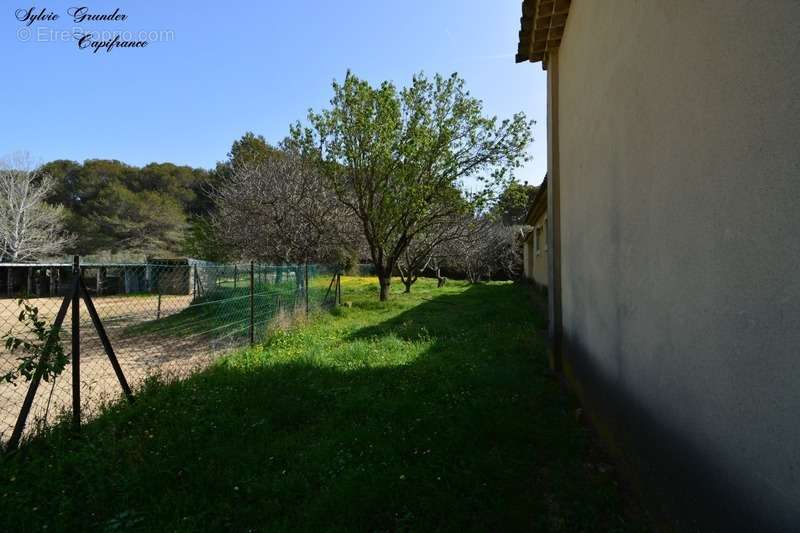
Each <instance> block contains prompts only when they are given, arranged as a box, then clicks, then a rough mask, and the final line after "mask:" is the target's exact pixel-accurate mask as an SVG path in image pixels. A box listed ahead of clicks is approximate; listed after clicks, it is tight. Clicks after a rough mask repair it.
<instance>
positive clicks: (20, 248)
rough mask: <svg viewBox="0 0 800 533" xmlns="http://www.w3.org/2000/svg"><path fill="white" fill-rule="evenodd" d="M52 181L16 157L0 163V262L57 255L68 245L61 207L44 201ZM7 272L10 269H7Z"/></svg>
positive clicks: (52, 187)
mask: <svg viewBox="0 0 800 533" xmlns="http://www.w3.org/2000/svg"><path fill="white" fill-rule="evenodd" d="M54 187H55V181H54V180H53V178H52V177H51V176H50V175H49V174H46V173H43V172H41V170H40V169H38V168H36V167H35V166H34V165H33V164H32V162H31V160H30V158H29V156H27V155H25V154H17V155H15V156H13V157H12V159H11V160H9V161H5V162H3V163H1V164H0V259H1V260H2V261H5V262H12V263H16V262H25V261H32V260H36V259H42V258H45V257H49V256H54V255H59V254H61V253H63V251H64V249H65V248H66V247H68V246H69V245H70V243H71V242H72V237H71V236H69V235H68V234H67V233H66V232H65V231H64V218H65V213H64V208H63V207H61V206H57V207H56V206H52V205H50V204H48V203H47V202H46V198H47V197H48V196H49V195H50V194H51V193H52V191H53V189H54ZM9 273H10V270H9Z"/></svg>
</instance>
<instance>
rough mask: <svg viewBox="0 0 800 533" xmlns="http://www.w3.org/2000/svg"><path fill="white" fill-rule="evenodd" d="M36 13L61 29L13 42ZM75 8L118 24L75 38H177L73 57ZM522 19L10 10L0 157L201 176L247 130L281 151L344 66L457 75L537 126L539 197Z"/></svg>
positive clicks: (0, 93) (161, 5) (450, 6)
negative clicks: (145, 34) (96, 162)
mask: <svg viewBox="0 0 800 533" xmlns="http://www.w3.org/2000/svg"><path fill="white" fill-rule="evenodd" d="M17 4H19V5H17ZM31 5H35V6H36V8H37V10H38V9H40V8H42V7H45V8H47V9H48V10H52V11H54V12H56V13H58V14H59V15H60V19H59V20H58V21H55V22H37V23H34V24H33V25H32V26H31V32H32V33H31V34H30V40H27V41H23V40H22V39H26V38H28V36H27V34H25V33H24V30H21V28H23V24H21V23H20V22H18V21H17V20H16V18H15V15H14V11H15V10H16V9H19V8H24V9H28V8H29V7H31ZM74 5H86V6H87V7H89V10H90V12H93V13H103V12H111V11H113V10H114V9H115V8H120V10H121V11H122V12H124V13H125V14H127V15H128V19H127V20H126V21H124V22H106V23H101V22H93V23H86V22H84V23H82V24H78V25H77V26H79V27H81V28H84V29H86V30H90V31H97V30H129V31H135V32H139V31H141V30H146V31H156V32H158V31H162V30H163V31H167V32H171V35H172V38H171V40H165V41H158V42H152V43H151V44H150V45H149V46H148V47H147V48H144V49H135V50H130V49H118V50H113V51H112V52H111V53H105V52H100V53H98V54H92V53H91V51H90V50H79V49H78V47H77V44H76V41H75V40H74V39H72V38H71V37H69V36H68V37H67V38H66V39H65V40H58V38H57V36H53V35H52V33H51V32H50V30H51V29H55V30H67V34H68V35H69V34H71V33H72V29H73V28H74V27H75V26H76V24H74V22H73V21H72V19H71V17H69V16H68V15H67V10H68V8H69V7H71V6H74ZM519 17H520V2H519V1H518V0H502V1H499V0H498V1H486V0H440V1H435V0H406V1H403V2H396V1H394V2H390V1H388V0H387V1H383V0H372V1H367V0H363V1H362V0H359V1H357V0H350V1H348V0H340V1H337V2H332V1H325V2H323V1H321V0H318V1H311V0H305V1H303V0H296V1H286V0H283V1H270V0H264V1H259V2H256V1H252V2H245V1H229V2H223V3H221V2H211V1H205V0H202V1H201V0H192V1H189V0H173V1H170V2H155V1H147V2H145V1H132V0H118V1H117V2H109V1H92V2H89V1H88V0H87V2H86V3H76V2H75V1H74V0H66V1H54V0H51V1H49V2H47V3H36V4H22V3H20V2H16V1H14V2H13V3H12V2H5V3H4V9H3V10H2V11H0V47H2V52H3V53H2V57H3V78H4V83H2V84H0V102H2V103H0V106H1V107H0V116H1V117H2V124H3V127H2V128H0V156H2V155H5V154H8V153H11V152H14V151H18V150H24V151H28V152H30V153H31V155H32V156H33V157H34V158H35V159H37V160H42V161H48V160H52V159H74V160H79V161H80V160H83V159H87V158H113V159H119V160H122V161H124V162H126V163H130V164H134V165H143V164H146V163H149V162H151V161H171V162H174V163H178V164H187V165H192V166H199V167H205V168H210V167H212V166H213V165H214V164H215V162H216V161H219V160H223V159H225V156H226V154H227V152H228V150H229V148H230V145H231V143H232V142H233V141H234V140H235V139H236V138H238V137H240V136H241V135H242V134H243V133H244V132H246V131H253V132H255V133H258V134H262V135H264V136H265V137H266V138H267V140H269V141H273V142H275V141H278V140H280V139H281V138H283V137H284V136H285V135H286V133H287V131H288V125H289V123H291V122H293V121H295V120H297V119H304V118H305V116H306V113H307V110H308V108H309V107H313V108H314V109H320V108H321V107H324V106H325V105H326V104H327V102H328V100H329V99H330V96H331V88H330V84H331V81H332V80H333V79H334V78H336V79H340V80H341V79H342V78H343V77H344V75H345V72H346V71H347V69H348V68H349V69H351V70H352V71H353V72H354V73H355V74H357V75H358V76H360V77H363V78H366V79H368V80H370V81H372V82H375V83H377V82H380V81H381V80H384V79H389V80H392V81H394V82H395V83H396V84H398V85H405V84H407V83H408V82H409V81H410V79H411V76H412V75H413V74H414V73H415V72H419V71H425V72H426V73H428V74H433V73H435V72H440V73H443V74H449V73H451V72H454V71H455V72H458V73H459V74H460V75H461V76H462V77H464V78H465V79H466V81H467V86H468V88H469V89H470V91H471V92H472V94H473V95H474V96H477V97H478V98H481V99H482V100H483V101H484V106H485V110H486V112H487V113H489V114H492V115H497V116H499V117H507V116H510V115H511V114H513V113H514V112H516V111H524V112H525V113H526V114H527V115H528V117H529V118H532V119H534V120H536V121H537V125H536V126H535V130H534V137H535V141H534V144H533V145H532V147H531V149H530V154H531V156H532V157H533V160H532V161H531V162H529V163H528V164H527V166H526V167H525V168H524V169H522V170H521V171H519V172H518V175H517V178H518V179H519V180H520V181H524V180H527V181H529V182H531V183H539V182H540V181H541V179H542V177H543V176H544V173H545V170H546V156H545V154H546V152H545V143H546V130H545V126H546V99H545V94H546V93H545V75H544V74H545V73H544V72H543V71H542V70H541V67H540V65H538V64H537V65H532V64H520V65H518V64H515V63H514V57H513V56H514V52H515V50H516V44H517V32H518V31H519ZM18 32H23V33H22V34H20V35H18Z"/></svg>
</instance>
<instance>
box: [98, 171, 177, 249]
mask: <svg viewBox="0 0 800 533" xmlns="http://www.w3.org/2000/svg"><path fill="white" fill-rule="evenodd" d="M91 220H92V221H93V222H94V223H95V224H96V226H97V229H98V230H99V235H98V236H97V241H96V242H97V243H99V245H100V247H101V249H103V250H110V251H111V252H122V251H124V252H138V253H141V254H145V255H147V254H159V255H162V256H163V255H172V254H175V253H176V252H177V251H179V250H180V249H181V244H182V240H183V236H184V233H183V231H184V229H185V227H186V215H185V212H184V210H183V209H182V207H181V205H180V203H179V201H178V200H177V199H176V198H174V197H172V196H169V195H167V194H165V193H162V192H158V191H153V190H142V191H140V192H134V191H132V190H130V189H129V188H127V187H126V186H124V185H123V184H121V183H119V182H113V183H111V184H109V185H107V186H106V187H105V188H104V189H103V191H102V192H101V193H100V195H99V196H98V198H97V202H96V213H95V214H94V215H93V216H92V218H91Z"/></svg>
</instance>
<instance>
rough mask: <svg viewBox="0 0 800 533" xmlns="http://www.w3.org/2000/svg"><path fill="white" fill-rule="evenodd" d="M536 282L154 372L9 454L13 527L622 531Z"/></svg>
mask: <svg viewBox="0 0 800 533" xmlns="http://www.w3.org/2000/svg"><path fill="white" fill-rule="evenodd" d="M525 298H526V297H525V296H524V295H522V294H520V293H519V290H518V289H517V288H515V287H513V286H511V285H488V286H475V287H472V288H470V289H468V290H466V291H463V292H460V293H444V294H442V295H440V296H435V297H432V298H431V299H430V300H426V301H424V303H422V304H420V305H417V306H415V307H411V308H409V309H407V310H405V311H403V312H401V313H399V314H397V315H396V316H392V317H390V318H387V320H385V321H383V322H381V323H380V324H378V325H375V326H368V327H364V328H361V329H359V330H357V331H354V332H352V333H350V334H349V335H348V336H347V337H346V338H347V342H342V343H331V344H330V345H326V344H325V343H324V342H323V341H313V342H312V341H309V342H310V344H309V348H308V350H307V351H305V352H304V353H298V354H297V355H296V357H294V358H293V359H292V360H290V361H288V362H286V361H273V360H272V359H271V357H272V355H271V353H272V352H271V350H266V351H264V352H251V353H248V354H240V355H238V356H236V357H233V358H230V359H229V360H227V361H226V362H225V363H223V364H220V365H217V366H215V367H213V368H211V369H209V370H208V371H206V372H203V373H201V374H199V375H196V376H194V377H192V378H190V379H188V380H185V381H182V382H177V383H172V384H168V385H161V384H157V385H153V386H151V387H150V388H149V389H146V390H144V391H142V392H141V393H140V394H139V396H138V400H137V402H136V403H135V404H134V405H133V406H125V405H118V406H115V407H113V408H112V409H110V410H109V411H108V412H107V413H106V414H105V415H104V416H102V417H101V418H99V419H98V420H96V421H94V422H92V423H90V424H88V425H87V426H86V427H85V428H84V430H83V432H82V434H81V435H80V436H79V437H73V436H70V435H69V434H68V432H67V431H66V430H65V429H63V428H58V429H56V430H55V431H53V432H52V433H51V434H50V435H49V436H48V438H45V439H40V440H37V441H35V442H32V443H31V444H30V445H29V446H27V447H26V448H24V449H23V450H22V451H20V452H19V453H18V454H17V455H16V456H14V457H11V458H9V459H7V460H5V461H4V463H3V464H2V465H0V476H2V477H6V478H7V479H11V478H13V481H12V482H10V484H9V485H7V486H6V487H4V488H3V492H5V494H4V495H3V498H2V500H0V530H6V531H11V530H20V529H22V530H26V529H37V530H41V529H42V527H43V526H45V525H47V526H49V528H48V529H49V530H51V531H52V530H54V529H55V530H59V529H63V530H115V529H123V530H159V531H165V530H176V531H201V530H202V531H208V530H237V531H248V530H255V531H267V530H268V531H283V530H309V531H311V530H326V531H337V530H339V531H395V530H424V531H428V530H448V531H451V530H482V531H486V530H492V531H517V530H525V531H530V530H534V531H596V530H598V529H599V530H615V529H617V530H625V529H626V528H627V527H628V526H627V525H626V523H625V520H624V518H623V517H622V516H621V513H622V506H621V503H620V501H619V498H618V495H617V492H616V490H615V488H614V486H613V480H611V479H610V478H609V477H608V476H607V475H606V474H601V473H599V472H598V471H597V470H595V469H592V468H589V467H587V465H586V460H587V459H586V447H587V443H588V438H587V435H586V434H585V432H584V431H583V430H582V429H581V428H580V427H579V426H578V425H577V423H575V421H574V420H573V418H572V417H571V416H570V412H571V409H570V404H569V400H568V398H566V397H565V396H564V395H563V393H562V392H561V390H560V389H559V387H558V385H557V384H556V382H555V381H554V380H552V379H551V378H550V377H548V376H547V372H546V365H545V357H544V355H543V349H544V342H543V341H542V340H541V338H538V337H536V336H535V335H534V333H533V332H534V330H535V327H534V322H535V320H534V319H532V318H531V316H529V315H527V313H528V312H529V308H528V307H527V306H526V305H525V304H524V302H525ZM353 311H354V312H358V309H355V310H353ZM345 312H348V311H345ZM281 342H282V340H281V338H280V337H278V338H277V340H275V341H274V344H273V348H275V349H278V348H279V347H280V346H281ZM314 342H317V344H314ZM284 348H285V347H284ZM290 348H291V347H290ZM323 348H324V349H325V350H327V351H326V352H325V354H324V356H321V355H320V353H319V352H318V351H319V350H321V349H323ZM34 507H37V509H35V510H34V511H33V512H30V509H32V508H34ZM21 509H25V510H26V512H22V513H20V512H18V511H19V510H21Z"/></svg>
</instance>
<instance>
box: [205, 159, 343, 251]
mask: <svg viewBox="0 0 800 533" xmlns="http://www.w3.org/2000/svg"><path fill="white" fill-rule="evenodd" d="M316 168H317V167H315V166H314V165H313V164H311V163H309V162H308V161H307V160H305V159H304V158H303V157H301V156H300V155H299V154H298V153H297V152H295V151H292V150H290V149H284V150H283V151H280V152H276V153H274V154H273V155H272V156H270V157H268V158H266V159H264V160H262V161H258V162H253V163H246V164H243V165H241V166H237V167H234V168H233V169H232V171H231V173H230V176H229V177H227V178H226V179H224V180H223V181H222V182H221V183H219V184H218V185H216V186H215V187H214V189H213V190H212V192H211V196H212V198H213V201H214V203H215V206H216V211H215V215H214V218H213V222H212V223H213V225H214V227H215V229H216V230H217V232H218V234H219V236H220V238H221V240H222V241H223V242H225V243H226V245H228V246H230V247H231V248H232V249H233V250H235V252H236V255H238V256H239V257H240V258H246V259H256V260H263V261H275V262H279V263H294V262H306V261H324V260H329V259H330V258H331V257H333V256H334V255H335V254H336V252H337V250H338V249H340V248H342V247H345V246H348V245H351V244H352V243H353V237H352V235H353V233H354V232H353V226H354V224H352V223H351V222H350V221H349V219H352V217H351V216H348V215H349V213H348V211H347V209H346V208H345V207H344V206H343V205H342V204H341V203H340V202H339V201H338V200H337V199H336V196H335V194H334V193H333V192H332V191H331V190H330V189H329V188H328V187H327V186H326V183H325V180H324V179H323V178H322V177H321V176H320V174H319V172H317V170H316Z"/></svg>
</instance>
